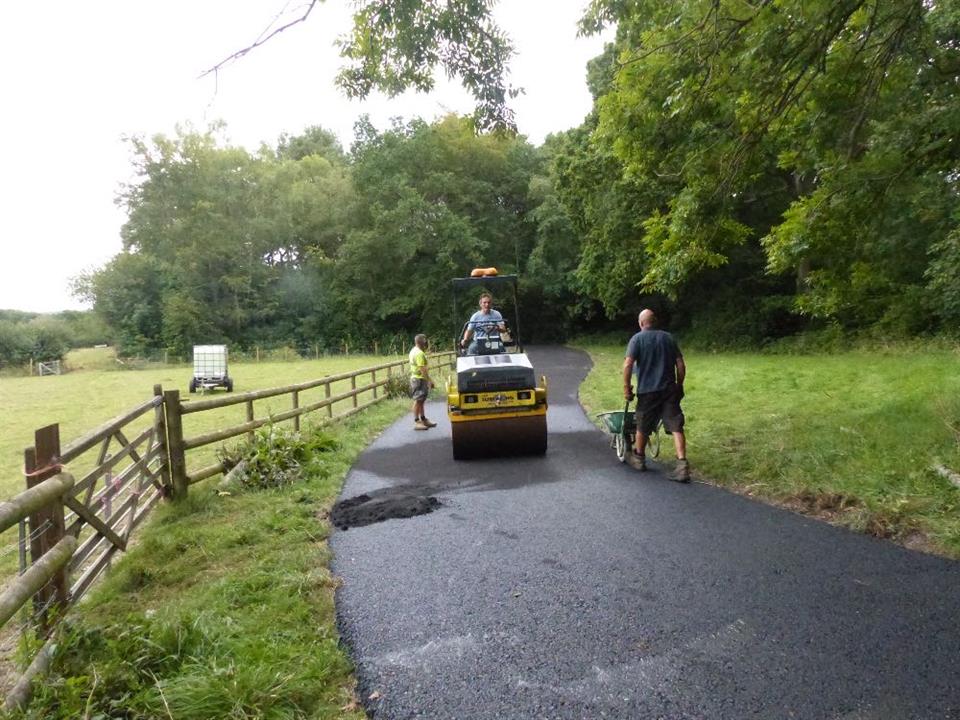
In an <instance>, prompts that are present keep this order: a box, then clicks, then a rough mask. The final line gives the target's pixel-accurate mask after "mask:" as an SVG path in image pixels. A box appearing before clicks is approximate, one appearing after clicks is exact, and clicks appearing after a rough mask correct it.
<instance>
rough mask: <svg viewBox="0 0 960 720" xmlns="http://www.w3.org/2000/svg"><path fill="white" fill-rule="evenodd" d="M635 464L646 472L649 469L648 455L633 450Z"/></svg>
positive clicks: (641, 470) (638, 468)
mask: <svg viewBox="0 0 960 720" xmlns="http://www.w3.org/2000/svg"><path fill="white" fill-rule="evenodd" d="M633 464H634V466H635V467H636V468H637V470H639V471H640V472H646V470H647V456H646V455H645V454H641V453H639V452H637V451H636V450H634V451H633Z"/></svg>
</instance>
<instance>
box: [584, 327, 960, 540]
mask: <svg viewBox="0 0 960 720" xmlns="http://www.w3.org/2000/svg"><path fill="white" fill-rule="evenodd" d="M582 347H583V348H584V349H586V350H587V351H589V352H590V353H591V355H592V356H593V359H594V362H595V366H594V368H593V371H592V372H591V373H590V375H589V377H588V378H587V380H586V381H585V382H584V384H583V386H582V387H581V390H580V397H581V401H582V402H583V404H584V405H585V406H586V407H587V408H588V409H589V410H591V411H594V412H595V411H599V410H609V409H613V408H617V407H618V406H619V407H622V405H623V399H622V398H623V395H622V392H623V390H622V375H621V367H622V363H623V353H624V349H623V347H621V346H611V345H591V344H589V343H586V344H582ZM686 362H687V368H688V375H687V378H688V379H687V382H686V383H685V390H686V398H685V399H684V402H683V405H684V413H685V414H686V417H687V427H686V434H687V441H688V447H689V449H688V456H689V458H690V461H691V465H692V466H693V468H694V470H695V471H696V472H697V473H699V475H700V476H701V477H703V478H705V479H707V480H708V481H709V482H716V483H718V484H721V485H724V486H727V487H730V488H732V489H735V490H737V491H738V492H742V493H745V494H749V495H753V496H756V497H759V498H765V499H768V500H771V501H775V502H778V503H782V504H786V505H788V506H790V507H793V508H796V509H798V510H801V511H803V512H809V513H812V514H816V515H819V516H822V517H825V518H827V519H829V520H831V521H833V522H837V523H840V524H844V525H847V526H850V527H853V528H856V529H858V530H861V531H864V532H869V533H871V534H874V535H877V536H880V537H889V538H893V539H897V540H899V541H901V542H904V543H905V544H908V545H913V546H916V547H921V548H923V549H928V550H930V549H932V550H936V551H938V552H942V553H946V554H949V555H952V556H954V557H960V489H957V488H956V487H954V486H953V485H951V484H950V483H949V482H948V481H947V480H945V479H944V478H942V477H941V476H940V475H938V474H937V473H936V472H935V471H934V470H933V467H934V466H935V465H937V464H944V465H946V466H948V467H951V468H953V469H954V470H958V469H960V372H958V370H960V354H958V353H957V352H949V351H942V350H940V351H932V352H927V353H919V352H915V353H891V354H882V353H866V352H850V353H843V354H837V355H828V356H824V355H820V356H782V355H777V356H765V355H746V354H698V353H687V355H686ZM663 447H664V450H663V451H662V452H663V453H664V454H665V455H666V456H667V457H672V453H673V448H672V444H671V443H669V442H665V443H664V445H663Z"/></svg>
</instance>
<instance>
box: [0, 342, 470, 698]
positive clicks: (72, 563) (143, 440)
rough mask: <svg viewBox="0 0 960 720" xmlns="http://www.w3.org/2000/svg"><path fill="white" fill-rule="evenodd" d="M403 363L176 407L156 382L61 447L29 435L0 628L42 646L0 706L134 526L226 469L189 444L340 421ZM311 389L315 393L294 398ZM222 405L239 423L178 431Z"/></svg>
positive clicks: (6, 509) (32, 669) (39, 662)
mask: <svg viewBox="0 0 960 720" xmlns="http://www.w3.org/2000/svg"><path fill="white" fill-rule="evenodd" d="M454 358H455V354H454V353H453V352H452V351H448V352H441V353H436V354H433V355H431V364H432V365H434V366H435V367H436V366H442V365H446V364H450V363H452V362H453V361H454ZM406 366H407V361H406V360H395V361H392V362H388V363H384V364H381V365H376V366H374V367H367V368H363V369H360V370H355V371H353V372H346V373H340V374H337V375H327V376H325V377H323V378H320V379H318V380H311V381H308V382H303V383H297V384H295V385H287V386H285V387H276V388H268V389H265V390H253V391H250V392H246V393H236V394H231V395H226V396H222V397H217V398H201V399H199V400H193V401H190V400H188V401H186V402H184V401H183V400H181V398H180V391H179V390H163V388H162V387H161V386H160V385H155V386H154V388H153V396H152V397H151V398H150V399H149V400H147V401H145V402H143V403H141V404H140V405H138V406H137V407H135V408H132V409H130V410H129V411H127V412H125V413H122V414H121V415H118V416H117V417H115V418H113V419H112V420H110V421H108V422H106V423H104V424H103V425H101V426H100V427H98V428H96V429H94V430H92V431H90V432H88V433H86V434H85V435H83V436H82V437H80V438H79V439H77V440H75V441H73V442H72V443H70V444H68V445H67V446H66V447H61V445H60V429H59V425H56V424H54V425H48V426H46V427H43V428H40V429H39V430H37V431H36V433H35V434H34V444H33V446H32V447H29V448H27V449H26V450H25V451H24V475H25V477H26V484H27V489H26V490H25V491H24V492H21V493H20V494H18V495H16V496H15V497H13V498H11V499H10V500H8V501H7V502H0V532H5V531H7V530H10V529H12V528H14V527H17V526H19V529H20V546H21V553H20V574H19V575H18V576H16V577H14V578H12V579H11V580H9V581H7V582H6V584H5V586H4V587H3V588H2V590H0V627H2V626H5V625H6V624H7V623H8V622H9V621H10V620H12V619H13V618H14V617H17V616H19V617H21V618H22V628H21V629H22V630H23V631H26V632H34V633H36V634H37V635H38V636H39V637H40V639H46V644H44V645H43V646H42V647H41V649H40V651H39V652H38V653H37V654H36V656H35V657H34V659H33V661H32V662H31V664H30V665H29V667H28V668H27V669H26V671H25V672H24V673H23V674H22V675H21V676H20V678H19V680H18V681H17V683H16V685H15V686H14V687H13V688H12V689H11V690H10V691H9V692H8V693H7V695H6V698H5V700H4V708H5V709H12V708H14V707H17V706H22V705H23V704H24V703H25V702H26V701H27V699H28V698H29V693H30V688H31V685H32V682H33V680H34V678H35V677H37V675H39V674H41V673H43V672H45V671H46V669H47V668H48V667H49V664H50V662H51V659H52V656H53V647H54V646H53V642H52V640H51V638H52V630H53V628H54V626H55V624H56V621H57V620H58V619H59V618H60V617H62V616H63V613H64V612H65V611H66V609H67V608H68V607H69V606H70V605H72V604H74V603H76V602H77V601H78V600H79V599H80V598H81V597H83V595H84V593H86V591H87V590H88V589H89V588H90V586H91V584H92V583H93V582H94V580H96V578H97V577H99V576H100V575H101V574H102V573H103V572H104V570H105V569H106V568H108V567H109V565H110V562H111V559H112V558H113V556H114V555H115V554H116V553H117V551H121V550H126V548H127V544H128V542H129V541H130V537H131V534H132V532H133V530H134V529H135V528H136V527H137V526H138V525H140V524H141V523H142V522H143V520H144V518H145V517H146V516H147V514H148V513H149V511H150V509H151V508H152V507H153V506H154V505H155V504H156V503H157V501H158V500H160V499H161V498H167V499H171V500H176V499H180V498H183V497H186V495H187V493H188V489H189V487H190V485H192V484H194V483H198V482H200V481H201V480H205V479H207V478H210V477H213V476H215V475H217V474H220V473H222V472H224V471H225V469H226V468H225V466H224V464H223V463H222V462H217V463H213V464H209V465H207V466H205V467H201V468H199V469H195V470H193V471H192V472H191V471H190V470H189V469H188V462H187V461H188V455H189V453H191V451H195V450H198V449H199V448H202V447H206V446H210V445H213V444H216V443H222V442H223V441H225V440H228V439H230V438H234V437H238V436H241V435H246V436H247V437H248V438H250V439H252V438H253V433H254V431H255V430H257V429H258V428H260V427H263V426H264V425H267V424H270V423H278V422H283V421H285V420H292V421H293V427H294V429H295V430H298V431H299V429H300V418H301V417H302V416H303V415H306V414H308V413H313V412H317V411H323V421H324V422H329V421H332V420H339V419H342V418H346V417H349V416H350V415H354V414H355V413H358V412H360V411H362V410H364V409H365V408H368V407H370V406H371V405H374V404H376V403H378V402H380V401H382V400H384V399H385V398H386V397H387V393H386V391H385V390H384V388H385V386H386V385H387V384H388V383H389V382H390V381H391V378H392V376H393V375H395V374H401V373H402V374H404V376H405V371H406ZM358 378H361V382H360V383H358ZM347 385H348V386H349V387H348V388H346V389H345V388H344V386H347ZM334 386H338V387H337V388H335V389H334ZM311 394H312V395H319V399H317V398H315V397H314V398H311V399H309V400H308V401H307V402H304V400H305V396H307V395H311ZM285 395H289V396H290V404H289V409H286V410H282V411H280V412H270V413H268V414H267V415H266V416H265V417H263V416H261V417H259V418H258V417H257V415H256V412H255V406H254V403H255V402H257V401H262V400H266V399H268V398H277V397H282V396H285ZM232 405H243V406H244V409H245V422H243V423H242V424H240V425H235V426H232V427H227V428H221V429H218V430H216V431H212V432H206V433H201V434H195V435H191V436H187V435H185V432H184V422H183V420H184V417H185V416H189V415H194V414H198V413H204V412H209V411H213V410H218V409H221V408H224V407H229V406H232ZM335 406H336V410H335ZM344 406H346V408H345V409H344ZM71 464H72V465H74V466H75V468H76V470H74V471H73V472H71V471H69V470H68V465H71ZM77 478H79V479H77ZM25 547H26V548H28V549H29V558H28V557H27V555H28V554H27V552H25V551H24V548H25Z"/></svg>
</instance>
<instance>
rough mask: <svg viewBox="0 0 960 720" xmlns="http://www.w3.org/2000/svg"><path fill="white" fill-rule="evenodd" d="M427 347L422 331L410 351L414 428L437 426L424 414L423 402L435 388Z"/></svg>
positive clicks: (422, 428) (421, 428) (414, 340)
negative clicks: (428, 363) (429, 366)
mask: <svg viewBox="0 0 960 720" xmlns="http://www.w3.org/2000/svg"><path fill="white" fill-rule="evenodd" d="M426 349H427V336H426V335H423V334H422V333H421V334H420V335H417V336H416V337H415V338H414V339H413V349H412V350H411V351H410V396H411V397H412V398H413V429H414V430H429V429H430V428H432V427H436V426H437V424H436V423H435V422H431V421H430V420H427V416H426V415H424V414H423V404H424V403H425V402H426V400H427V394H428V393H429V392H430V390H431V389H432V388H433V380H431V379H430V371H429V370H428V369H427V353H426V352H425V351H426Z"/></svg>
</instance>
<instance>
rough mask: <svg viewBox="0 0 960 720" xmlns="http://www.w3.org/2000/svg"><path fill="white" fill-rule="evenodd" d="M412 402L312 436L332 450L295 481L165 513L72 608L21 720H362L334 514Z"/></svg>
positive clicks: (194, 501) (197, 498)
mask: <svg viewBox="0 0 960 720" xmlns="http://www.w3.org/2000/svg"><path fill="white" fill-rule="evenodd" d="M407 410H408V407H407V402H406V401H400V400H393V401H390V400H388V401H385V402H383V403H381V404H380V405H378V406H376V407H374V408H371V409H369V410H367V411H365V412H363V413H360V414H359V415H357V416H354V417H353V418H350V419H349V420H347V421H345V422H343V423H338V424H334V425H331V426H329V427H328V428H326V429H325V430H323V431H322V433H323V434H325V435H328V436H329V437H325V436H323V435H321V436H319V437H318V435H317V433H316V432H315V431H305V432H304V433H303V434H302V437H304V438H307V439H308V440H309V441H310V443H311V444H312V447H314V448H316V447H321V448H324V447H327V448H329V449H326V450H321V451H320V452H315V453H310V454H309V455H310V458H312V459H308V460H307V461H305V462H303V463H302V470H303V471H302V473H300V475H301V477H299V479H297V480H296V481H295V482H293V483H292V484H287V485H284V486H282V487H279V488H267V489H259V490H257V489H251V488H247V487H243V486H240V487H237V486H231V489H230V490H229V494H225V491H224V490H223V489H222V488H221V490H220V491H217V485H216V484H215V483H212V482H211V483H202V484H200V485H199V486H196V487H192V488H191V489H190V497H189V498H188V500H187V501H185V502H183V503H180V504H177V505H164V506H161V507H160V508H158V510H157V511H156V512H155V515H154V517H152V518H151V520H150V522H149V523H148V524H147V526H146V527H145V528H144V529H143V532H142V534H141V535H140V537H139V541H138V543H137V545H136V547H134V548H133V549H132V550H131V551H130V552H129V553H127V554H126V555H125V556H124V558H123V559H122V561H121V562H120V563H119V564H118V565H117V567H116V568H115V569H114V571H113V572H112V573H111V574H110V575H108V577H107V578H106V580H105V581H104V582H103V583H101V584H100V585H99V586H98V587H97V588H96V589H95V591H94V592H93V593H92V594H91V596H90V597H89V598H88V599H87V600H86V601H85V602H83V603H81V605H80V606H79V607H78V608H77V609H76V611H75V612H73V613H71V616H70V619H69V622H68V623H67V624H66V626H65V627H64V630H63V632H62V637H61V639H60V650H59V651H58V655H57V659H56V661H55V666H54V672H53V674H52V675H51V677H50V678H49V679H47V680H46V681H45V682H44V684H43V685H42V686H41V687H40V688H39V689H38V691H37V693H36V695H35V697H34V700H33V702H32V704H31V707H30V708H29V710H28V711H27V712H26V713H25V714H24V717H28V718H64V719H66V718H78V717H88V718H94V717H103V718H107V717H110V718H121V717H122V718H177V719H178V720H188V719H191V718H196V719H197V720H201V719H203V720H206V719H208V718H301V717H302V718H362V717H364V715H363V712H362V710H361V709H359V707H358V706H357V704H356V703H355V702H354V697H353V677H352V674H351V665H350V662H349V660H348V658H347V657H346V655H345V654H344V653H343V652H342V651H341V650H340V648H339V647H338V636H337V631H336V627H335V620H334V606H333V593H334V588H335V584H336V581H335V579H334V578H333V577H331V575H330V573H329V570H328V569H327V564H328V560H329V552H328V549H327V545H326V539H327V536H328V533H329V529H330V528H329V524H328V522H327V519H326V512H327V510H328V509H329V507H330V505H331V504H332V502H333V500H334V498H335V497H336V494H337V493H338V491H339V489H340V487H341V485H342V481H343V478H344V476H345V475H346V472H347V470H348V469H349V467H350V466H351V464H352V463H353V461H354V459H355V458H356V456H357V455H358V454H359V452H360V451H361V450H362V449H363V448H364V447H365V446H366V445H367V444H368V443H369V442H370V441H371V440H372V439H373V438H374V437H375V436H376V435H377V434H378V433H379V432H380V431H381V430H382V429H383V428H384V427H386V426H387V425H388V424H389V423H391V422H392V421H393V420H395V419H396V418H397V417H399V416H400V415H401V414H403V413H404V412H406V411H407ZM331 441H332V442H331ZM331 446H332V447H331Z"/></svg>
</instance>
